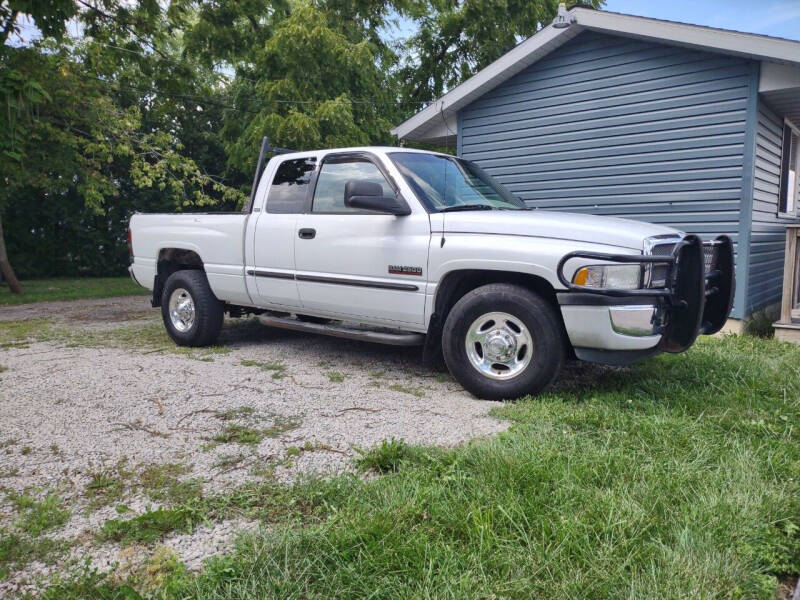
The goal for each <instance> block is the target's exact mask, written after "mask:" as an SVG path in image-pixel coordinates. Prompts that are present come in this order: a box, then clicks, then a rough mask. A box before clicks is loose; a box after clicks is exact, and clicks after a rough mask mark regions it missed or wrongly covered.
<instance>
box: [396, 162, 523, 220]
mask: <svg viewBox="0 0 800 600" xmlns="http://www.w3.org/2000/svg"><path fill="white" fill-rule="evenodd" d="M389 158H391V159H392V162H393V163H394V164H395V165H396V166H397V168H398V169H399V170H400V173H402V175H403V177H404V178H405V180H406V182H407V183H408V185H409V186H411V189H413V190H414V193H415V194H416V195H417V197H418V198H419V199H420V200H421V201H422V202H423V203H424V204H425V206H426V207H427V208H428V210H429V211H432V212H442V211H447V210H488V209H498V210H527V207H526V206H525V203H524V202H522V200H520V199H519V198H516V197H515V196H512V195H511V193H510V192H509V191H508V190H506V189H505V188H504V187H503V186H502V185H500V184H499V183H497V182H496V181H495V180H494V179H492V178H491V177H490V176H489V174H488V173H486V172H485V171H484V170H483V169H481V168H480V167H479V166H478V165H476V164H475V163H472V162H469V161H468V160H462V159H460V158H455V157H452V156H443V155H440V154H423V153H422V152H390V153H389Z"/></svg>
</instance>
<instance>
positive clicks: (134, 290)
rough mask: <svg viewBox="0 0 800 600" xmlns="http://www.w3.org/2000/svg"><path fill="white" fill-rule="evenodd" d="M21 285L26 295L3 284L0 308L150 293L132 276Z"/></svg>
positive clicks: (35, 280) (44, 281) (59, 279)
mask: <svg viewBox="0 0 800 600" xmlns="http://www.w3.org/2000/svg"><path fill="white" fill-rule="evenodd" d="M21 284H22V290H23V294H22V295H17V294H12V293H11V292H10V291H9V289H8V286H7V285H5V284H0V306H4V305H5V306H7V305H11V304H25V303H28V302H44V301H46V300H78V299H79V298H107V297H109V296H135V295H143V294H148V293H149V292H148V290H146V289H145V288H143V287H141V286H139V285H136V284H135V283H134V282H133V281H132V280H131V278H130V277H82V278H64V279H62V278H53V279H28V280H26V281H22V282H21Z"/></svg>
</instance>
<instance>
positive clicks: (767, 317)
mask: <svg viewBox="0 0 800 600" xmlns="http://www.w3.org/2000/svg"><path fill="white" fill-rule="evenodd" d="M779 318H780V309H779V308H776V307H770V308H765V309H763V310H759V311H757V312H754V313H753V314H752V315H750V317H748V319H747V320H746V321H745V324H744V331H745V333H746V334H747V335H753V336H756V337H760V338H771V337H774V336H775V328H774V327H773V326H772V324H773V323H774V322H775V321H777V320H778V319H779Z"/></svg>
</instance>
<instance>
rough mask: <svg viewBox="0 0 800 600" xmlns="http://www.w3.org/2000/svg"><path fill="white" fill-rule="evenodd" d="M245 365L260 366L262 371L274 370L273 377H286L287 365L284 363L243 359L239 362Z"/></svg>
mask: <svg viewBox="0 0 800 600" xmlns="http://www.w3.org/2000/svg"><path fill="white" fill-rule="evenodd" d="M239 364H240V365H242V366H243V367H258V368H259V369H261V370H262V371H272V378H273V379H283V378H284V377H286V365H284V364H283V363H277V362H276V363H268V362H264V361H261V360H248V359H246V360H243V361H241V362H240V363H239Z"/></svg>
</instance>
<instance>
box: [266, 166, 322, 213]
mask: <svg viewBox="0 0 800 600" xmlns="http://www.w3.org/2000/svg"><path fill="white" fill-rule="evenodd" d="M316 161H317V159H316V158H314V157H309V158H296V159H292V160H285V161H283V162H282V163H281V164H280V165H278V170H277V172H276V173H275V178H274V179H273V180H272V185H271V186H270V188H269V196H267V212H268V213H282V214H292V213H301V212H303V209H304V207H305V204H306V194H307V193H308V183H309V181H310V180H311V175H312V173H313V172H314V167H315V166H316Z"/></svg>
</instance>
